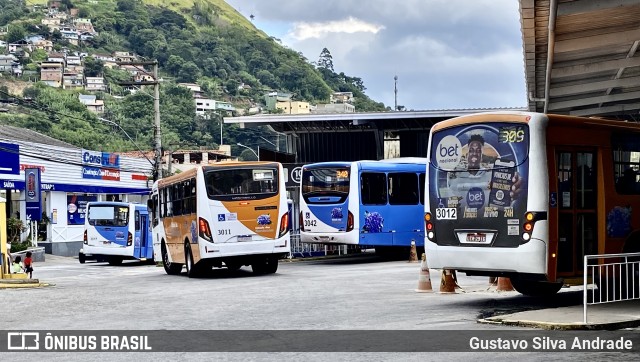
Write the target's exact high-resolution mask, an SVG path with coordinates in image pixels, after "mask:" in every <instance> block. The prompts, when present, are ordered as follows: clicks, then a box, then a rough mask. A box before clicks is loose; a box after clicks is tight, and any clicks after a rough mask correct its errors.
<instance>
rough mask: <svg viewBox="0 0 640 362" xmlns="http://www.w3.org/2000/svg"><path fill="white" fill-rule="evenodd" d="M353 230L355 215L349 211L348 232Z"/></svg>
mask: <svg viewBox="0 0 640 362" xmlns="http://www.w3.org/2000/svg"><path fill="white" fill-rule="evenodd" d="M351 230H353V214H352V213H351V211H349V214H348V215H347V232H349V231H351Z"/></svg>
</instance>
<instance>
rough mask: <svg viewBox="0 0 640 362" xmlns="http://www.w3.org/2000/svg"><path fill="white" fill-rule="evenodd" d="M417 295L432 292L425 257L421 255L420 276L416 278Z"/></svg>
mask: <svg viewBox="0 0 640 362" xmlns="http://www.w3.org/2000/svg"><path fill="white" fill-rule="evenodd" d="M416 292H418V293H430V292H433V287H432V286H431V276H430V275H429V266H428V265H427V256H426V255H425V254H424V253H422V264H421V265H420V275H419V276H418V289H416Z"/></svg>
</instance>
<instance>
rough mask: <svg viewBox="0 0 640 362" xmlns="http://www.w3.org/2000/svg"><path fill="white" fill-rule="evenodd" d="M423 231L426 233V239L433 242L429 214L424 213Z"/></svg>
mask: <svg viewBox="0 0 640 362" xmlns="http://www.w3.org/2000/svg"><path fill="white" fill-rule="evenodd" d="M424 230H425V232H426V233H427V237H428V238H429V240H433V237H434V235H435V234H434V231H433V223H432V222H431V213H430V212H425V213H424Z"/></svg>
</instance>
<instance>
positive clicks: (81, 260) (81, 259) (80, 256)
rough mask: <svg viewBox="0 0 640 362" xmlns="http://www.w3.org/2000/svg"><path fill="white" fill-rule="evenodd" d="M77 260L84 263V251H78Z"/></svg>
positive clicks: (85, 259)
mask: <svg viewBox="0 0 640 362" xmlns="http://www.w3.org/2000/svg"><path fill="white" fill-rule="evenodd" d="M78 261H79V262H80V264H84V263H85V262H86V261H87V258H86V257H85V255H84V253H78Z"/></svg>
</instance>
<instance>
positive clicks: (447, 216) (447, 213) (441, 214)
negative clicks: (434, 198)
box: [436, 207, 458, 220]
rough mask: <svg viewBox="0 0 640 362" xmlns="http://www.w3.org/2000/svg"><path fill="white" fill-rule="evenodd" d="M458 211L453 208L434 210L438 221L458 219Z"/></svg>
mask: <svg viewBox="0 0 640 362" xmlns="http://www.w3.org/2000/svg"><path fill="white" fill-rule="evenodd" d="M457 211H458V209H456V208H455V207H439V208H437V209H436V219H438V220H456V219H458V214H457Z"/></svg>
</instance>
